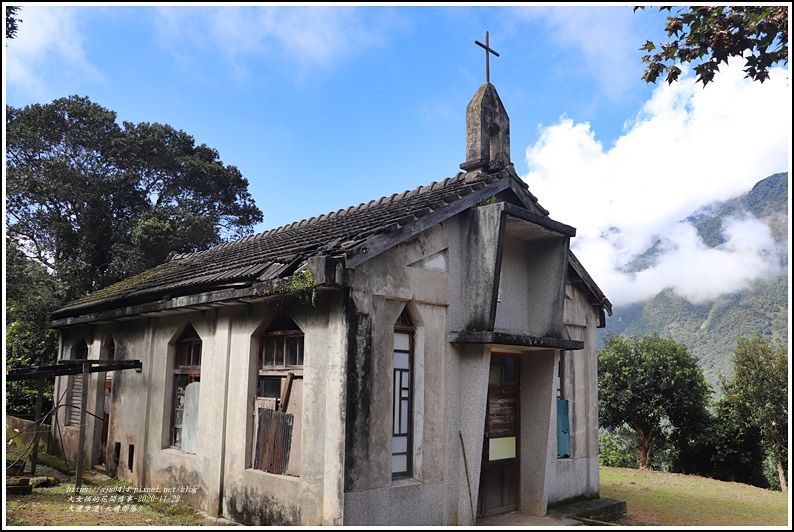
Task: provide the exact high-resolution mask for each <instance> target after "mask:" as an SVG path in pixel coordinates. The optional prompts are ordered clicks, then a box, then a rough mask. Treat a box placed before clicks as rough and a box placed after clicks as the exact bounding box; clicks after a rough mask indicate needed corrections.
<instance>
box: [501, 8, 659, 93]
mask: <svg viewBox="0 0 794 532" xmlns="http://www.w3.org/2000/svg"><path fill="white" fill-rule="evenodd" d="M516 12H517V16H518V17H519V18H520V19H523V20H531V21H539V22H542V23H543V24H544V25H545V26H546V27H547V29H548V31H547V34H548V36H549V38H550V40H551V41H552V43H551V44H553V46H554V47H555V48H557V49H558V50H568V51H571V52H573V53H574V57H573V58H571V63H567V62H566V68H574V69H582V70H585V71H586V72H587V74H588V75H589V76H590V78H591V79H592V80H593V82H594V83H595V84H596V85H597V86H598V88H599V91H600V92H601V93H603V94H605V95H606V96H607V97H608V98H609V99H610V100H612V101H619V100H620V99H621V98H622V97H623V96H624V95H625V94H626V93H627V92H628V91H630V90H632V88H633V87H634V86H636V82H637V77H638V74H637V65H638V64H639V60H640V56H641V53H640V52H639V51H638V49H639V47H640V45H641V44H642V43H643V42H645V34H644V33H643V31H645V30H644V29H643V28H642V23H643V22H644V19H643V18H642V15H643V14H642V13H636V14H635V13H634V11H633V10H632V8H631V7H630V6H628V5H612V6H604V5H601V6H598V5H594V6H583V5H581V4H580V5H576V6H546V7H538V6H531V7H526V8H521V9H519V10H517V11H516ZM648 18H649V17H646V19H648ZM661 24H664V21H663V20H662V22H661ZM572 65H574V66H572Z"/></svg>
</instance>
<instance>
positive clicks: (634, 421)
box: [598, 333, 711, 469]
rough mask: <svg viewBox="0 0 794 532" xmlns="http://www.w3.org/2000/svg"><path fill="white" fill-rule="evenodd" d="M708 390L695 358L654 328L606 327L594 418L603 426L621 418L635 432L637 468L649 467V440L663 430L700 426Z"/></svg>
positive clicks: (653, 442) (615, 424)
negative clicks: (632, 331) (635, 331)
mask: <svg viewBox="0 0 794 532" xmlns="http://www.w3.org/2000/svg"><path fill="white" fill-rule="evenodd" d="M710 395H711V388H710V387H709V385H708V384H707V383H706V380H705V378H704V377H703V371H702V370H701V369H700V367H699V366H698V364H697V358H696V357H694V356H693V355H690V354H689V353H688V352H687V348H686V346H685V345H683V344H679V343H677V342H675V341H673V340H670V339H666V338H661V337H660V336H659V335H658V334H656V333H653V334H650V335H647V336H643V337H639V338H638V337H634V336H633V337H624V336H616V335H612V334H610V333H608V334H607V337H606V338H605V340H604V348H603V349H601V350H599V352H598V416H599V422H600V424H601V426H602V427H604V428H608V429H616V428H618V427H620V426H621V425H623V424H624V423H625V424H626V425H628V426H629V427H630V428H631V429H632V430H633V431H634V432H635V433H636V434H637V437H638V439H639V442H638V444H637V461H638V462H639V464H640V468H641V469H650V468H651V467H652V462H653V452H654V446H655V445H657V444H658V443H659V442H661V441H663V440H664V438H665V436H666V434H665V431H667V430H669V431H671V432H676V433H678V434H687V433H688V431H693V430H697V429H698V427H700V425H701V424H702V423H703V422H704V421H705V420H706V415H707V411H706V408H707V405H708V401H709V398H710ZM665 427H669V429H666V428H665ZM679 437H680V436H679Z"/></svg>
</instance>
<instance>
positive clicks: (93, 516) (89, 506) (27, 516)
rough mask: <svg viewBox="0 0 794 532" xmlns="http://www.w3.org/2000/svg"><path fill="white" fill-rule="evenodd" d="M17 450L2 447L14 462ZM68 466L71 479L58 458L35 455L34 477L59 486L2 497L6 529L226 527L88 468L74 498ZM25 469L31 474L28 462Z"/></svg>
mask: <svg viewBox="0 0 794 532" xmlns="http://www.w3.org/2000/svg"><path fill="white" fill-rule="evenodd" d="M6 441H8V440H6ZM20 452H21V451H20V450H19V449H18V448H17V447H15V446H13V445H11V446H9V445H6V457H7V458H11V459H14V458H16V457H18V456H19V454H20ZM69 467H70V469H71V473H72V476H71V477H69V476H67V475H66V474H65V465H64V461H63V459H60V458H55V457H52V456H49V455H47V454H46V453H43V452H41V451H39V463H38V465H37V466H36V476H37V477H38V476H43V477H52V478H54V479H57V482H58V484H57V485H55V486H52V487H34V488H33V492H32V493H30V494H26V495H21V494H12V493H9V494H6V496H5V502H6V515H5V525H8V526H25V527H29V526H32V527H43V526H56V527H61V526H103V527H107V526H110V527H113V526H128V527H130V526H134V527H140V526H154V527H160V526H206V525H212V526H215V525H223V524H227V523H225V522H217V521H216V520H215V519H212V518H209V517H205V516H203V515H202V514H199V513H197V512H196V511H195V510H194V509H193V508H191V507H190V506H188V505H187V504H185V502H184V501H182V500H177V499H176V497H173V496H168V495H166V496H163V497H162V500H161V497H160V496H159V495H158V496H153V495H151V494H144V493H136V492H135V491H134V490H132V488H131V486H129V484H127V483H125V482H121V481H119V480H115V479H112V478H110V477H108V476H106V475H104V474H101V473H99V472H97V471H93V470H92V471H86V472H85V473H84V475H83V488H84V489H83V490H82V492H81V498H80V499H79V500H78V498H77V495H76V494H75V493H74V464H69ZM25 471H26V472H28V473H29V472H30V465H29V463H28V465H27V467H26V468H25ZM26 476H29V475H26ZM128 488H129V490H128ZM95 497H96V499H94V498H95ZM86 498H88V500H86Z"/></svg>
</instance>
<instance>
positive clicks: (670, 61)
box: [634, 5, 788, 87]
mask: <svg viewBox="0 0 794 532" xmlns="http://www.w3.org/2000/svg"><path fill="white" fill-rule="evenodd" d="M637 9H644V8H642V7H635V8H634V10H635V11H636V10H637ZM659 9H660V10H663V9H664V10H667V11H672V8H671V7H670V6H665V7H660V8H659ZM665 31H666V32H667V35H668V36H669V37H673V38H674V40H673V41H672V42H667V43H664V44H658V45H657V44H654V43H653V42H651V41H646V43H645V45H644V46H643V47H642V48H640V50H644V51H646V52H655V53H653V54H650V53H649V54H647V55H644V56H643V57H642V62H643V63H644V64H647V65H648V67H647V69H646V70H645V73H644V74H643V75H642V79H644V80H645V81H646V82H647V83H656V80H657V79H658V78H659V76H660V75H661V74H662V73H663V72H666V73H667V78H666V80H667V83H672V82H674V81H677V80H678V77H679V76H680V75H681V68H680V67H679V66H678V64H677V63H692V64H694V70H695V73H696V74H697V81H700V82H703V86H704V87H705V86H706V84H708V83H709V82H710V81H712V80H713V79H714V76H715V74H716V73H717V72H718V71H719V66H720V65H721V64H722V63H725V64H728V59H729V58H732V57H740V58H742V59H744V61H745V64H744V67H745V68H744V71H745V72H746V74H747V75H746V76H745V77H748V78H750V79H752V80H753V81H760V82H761V83H763V82H764V81H765V80H766V79H768V78H769V68H770V67H771V66H772V65H774V64H776V63H779V62H784V63H786V64H788V6H785V5H783V6H730V7H728V6H688V7H682V8H680V9H679V10H678V11H677V14H676V15H674V16H668V17H667V24H666V25H665ZM657 50H660V51H657ZM704 58H705V59H704ZM698 61H700V62H698Z"/></svg>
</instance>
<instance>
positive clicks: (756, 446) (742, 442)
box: [671, 397, 769, 488]
mask: <svg viewBox="0 0 794 532" xmlns="http://www.w3.org/2000/svg"><path fill="white" fill-rule="evenodd" d="M675 446H676V450H675V452H674V453H673V458H672V465H671V470H672V471H674V472H676V473H683V474H687V475H699V476H703V477H709V478H714V479H717V480H723V481H726V482H741V483H743V484H751V485H753V486H758V487H759V488H768V487H769V482H768V481H767V479H766V477H765V475H764V460H765V455H766V453H765V450H764V448H763V445H762V443H761V431H760V430H758V428H756V427H754V426H752V425H748V424H747V421H746V419H745V418H744V417H743V415H742V414H741V413H740V412H739V411H738V410H737V409H736V408H735V406H734V405H733V404H732V403H731V402H730V401H728V400H727V399H726V398H725V397H722V398H721V399H720V400H719V401H717V402H716V403H715V404H714V408H713V412H711V413H710V414H709V420H708V422H707V423H706V424H705V426H704V427H703V428H702V429H701V430H699V431H697V432H695V433H694V434H691V435H690V437H687V438H682V439H681V440H680V441H678V442H676V444H675Z"/></svg>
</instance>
